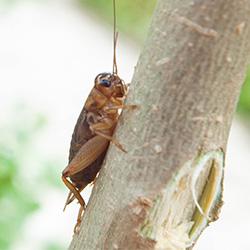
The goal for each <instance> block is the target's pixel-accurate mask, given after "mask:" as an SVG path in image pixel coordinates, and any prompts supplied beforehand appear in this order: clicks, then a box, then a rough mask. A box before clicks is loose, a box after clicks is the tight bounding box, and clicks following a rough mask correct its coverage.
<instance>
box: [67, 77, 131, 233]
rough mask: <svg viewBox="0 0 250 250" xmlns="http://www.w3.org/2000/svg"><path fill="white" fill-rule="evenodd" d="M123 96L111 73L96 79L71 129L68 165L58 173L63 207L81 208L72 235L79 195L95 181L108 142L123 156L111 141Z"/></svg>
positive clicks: (118, 81) (122, 87) (121, 84)
mask: <svg viewBox="0 0 250 250" xmlns="http://www.w3.org/2000/svg"><path fill="white" fill-rule="evenodd" d="M126 94H127V86H126V84H125V83H124V82H123V81H122V80H121V79H120V77H119V76H118V75H116V74H114V73H113V74H110V73H102V74H99V75H97V77H96V79H95V85H94V87H93V89H92V90H91V92H90V94H89V96H88V98H87V100H86V102H85V105H84V107H83V109H82V111H81V113H80V116H79V118H78V120H77V123H76V125H75V128H74V132H73V135H72V139H71V146H70V154H69V164H68V166H67V167H66V168H65V169H64V171H63V173H62V179H63V182H64V183H65V185H66V186H67V187H68V188H69V189H70V193H69V196H68V198H67V201H66V204H65V207H66V206H67V205H68V204H69V203H71V202H72V201H73V200H74V199H75V198H76V199H77V200H78V201H79V203H80V205H81V207H80V211H79V214H78V220H77V224H76V227H75V231H76V229H77V227H78V226H79V224H80V222H81V217H82V212H83V211H84V208H85V202H84V200H83V198H82V197H81V195H80V192H81V191H82V190H83V189H84V188H85V187H86V186H87V185H88V184H89V183H91V182H93V181H94V180H95V178H96V175H97V173H98V172H99V170H100V168H101V165H102V162H103V159H104V157H105V155H106V151H107V149H108V146H109V143H110V141H111V142H113V143H114V144H115V145H116V146H117V147H118V148H119V149H121V150H122V151H124V152H126V151H125V150H124V149H123V147H122V146H121V145H120V144H119V143H118V142H117V141H116V140H115V139H114V138H112V135H113V132H114V129H115V127H116V124H117V121H118V118H119V110H120V109H122V108H124V107H125V106H124V100H125V97H126ZM132 106H133V105H132ZM126 107H129V106H126ZM67 178H69V179H70V181H69V180H68V179H67Z"/></svg>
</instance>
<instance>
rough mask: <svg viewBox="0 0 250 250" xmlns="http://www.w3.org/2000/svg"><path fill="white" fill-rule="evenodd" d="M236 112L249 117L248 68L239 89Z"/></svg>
mask: <svg viewBox="0 0 250 250" xmlns="http://www.w3.org/2000/svg"><path fill="white" fill-rule="evenodd" d="M238 112H239V113H240V114H243V115H245V116H248V117H249V118H250V68H249V69H248V72H247V76H246V79H245V82H244V85H243V87H242V90H241V95H240V101H239V104H238Z"/></svg>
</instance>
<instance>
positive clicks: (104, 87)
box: [95, 73, 127, 98]
mask: <svg viewBox="0 0 250 250" xmlns="http://www.w3.org/2000/svg"><path fill="white" fill-rule="evenodd" d="M95 88H97V89H98V90H99V91H100V92H101V93H102V94H103V95H105V96H107V97H115V98H116V97H118V98H119V97H124V96H125V95H126V93H127V86H126V84H125V83H124V81H123V80H122V79H121V78H120V77H119V76H118V75H116V74H111V73H101V74H99V75H97V76H96V78H95Z"/></svg>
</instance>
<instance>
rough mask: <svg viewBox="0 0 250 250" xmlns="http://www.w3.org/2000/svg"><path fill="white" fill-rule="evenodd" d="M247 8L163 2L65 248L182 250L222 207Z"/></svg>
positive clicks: (239, 3)
mask: <svg viewBox="0 0 250 250" xmlns="http://www.w3.org/2000/svg"><path fill="white" fill-rule="evenodd" d="M249 11H250V1H247V0H245V1H244V0H230V1H226V0H216V1H215V0H199V1H191V0H186V1H183V0H159V2H158V5H157V8H156V10H155V13H154V17H153V20H152V25H151V28H150V31H149V36H148V39H147V41H146V43H145V47H144V49H143V52H142V54H141V56H140V59H139V62H138V65H137V67H136V70H135V74H134V77H133V81H132V84H131V90H130V93H129V96H128V99H127V103H129V104H138V105H139V107H140V108H139V109H138V110H137V111H124V112H123V114H122V117H121V119H120V121H119V125H118V128H117V132H116V134H115V137H116V138H117V139H118V140H119V141H120V142H121V143H122V144H123V146H124V147H125V148H126V150H127V151H128V153H127V154H125V153H122V152H120V151H119V150H117V149H116V147H114V146H111V147H110V149H109V152H108V154H107V157H106V161H105V163H104V164H103V167H102V170H101V172H100V175H99V177H98V180H97V182H96V183H95V186H94V189H93V193H92V196H91V199H90V201H89V204H88V206H87V209H86V212H85V214H84V218H83V223H82V225H81V231H80V234H79V235H76V236H75V237H74V239H73V241H72V243H71V246H70V249H87V250H90V249H122V250H124V249H129V250H131V249H143V250H149V249H186V248H188V247H190V246H192V245H193V243H194V242H195V241H196V240H197V238H198V236H199V235H200V233H201V231H202V230H203V229H204V228H205V227H206V226H207V224H208V222H209V221H211V220H215V219H216V218H217V216H218V210H219V207H220V206H221V189H222V188H221V187H222V179H223V165H224V157H225V155H224V154H225V152H226V143H227V138H228V133H229V129H230V126H231V122H232V117H233V113H234V110H235V106H236V102H237V99H238V96H239V92H240V88H241V84H242V82H243V79H244V73H245V69H246V65H247V63H248V60H249V56H250V43H249V40H250V25H249V24H250V15H249V13H250V12H249Z"/></svg>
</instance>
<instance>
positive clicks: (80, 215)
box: [74, 205, 85, 234]
mask: <svg viewBox="0 0 250 250" xmlns="http://www.w3.org/2000/svg"><path fill="white" fill-rule="evenodd" d="M84 210H85V207H83V206H82V205H80V208H79V212H78V216H77V222H76V225H75V227H74V233H75V234H78V233H79V229H80V225H81V222H82V217H83V212H84Z"/></svg>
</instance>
